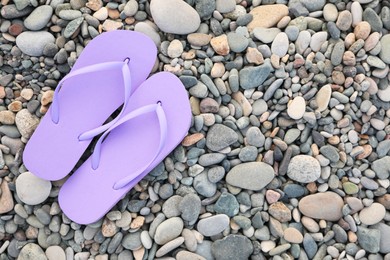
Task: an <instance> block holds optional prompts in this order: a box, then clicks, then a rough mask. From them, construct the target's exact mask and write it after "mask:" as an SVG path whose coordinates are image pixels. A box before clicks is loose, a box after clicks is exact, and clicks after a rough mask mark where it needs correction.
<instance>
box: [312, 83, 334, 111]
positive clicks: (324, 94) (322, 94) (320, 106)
mask: <svg viewBox="0 0 390 260" xmlns="http://www.w3.org/2000/svg"><path fill="white" fill-rule="evenodd" d="M331 95H332V89H331V86H330V85H325V86H323V87H322V88H320V90H319V91H318V92H317V94H316V102H317V111H318V112H322V111H324V110H325V109H327V108H328V105H329V101H330V98H331Z"/></svg>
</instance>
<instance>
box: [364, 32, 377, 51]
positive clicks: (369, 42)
mask: <svg viewBox="0 0 390 260" xmlns="http://www.w3.org/2000/svg"><path fill="white" fill-rule="evenodd" d="M380 38H381V35H380V34H379V33H378V32H374V33H372V34H371V35H370V36H368V38H367V39H366V41H365V42H364V50H365V51H371V50H372V49H374V48H375V46H376V45H377V44H378V42H379V39H380Z"/></svg>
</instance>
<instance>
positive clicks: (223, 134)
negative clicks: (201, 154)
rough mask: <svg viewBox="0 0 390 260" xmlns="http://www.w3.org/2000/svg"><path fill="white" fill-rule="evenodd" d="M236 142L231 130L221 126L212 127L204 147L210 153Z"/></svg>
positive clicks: (236, 137)
mask: <svg viewBox="0 0 390 260" xmlns="http://www.w3.org/2000/svg"><path fill="white" fill-rule="evenodd" d="M237 140H238V135H237V133H236V132H234V130H233V129H231V128H229V127H227V126H224V125H222V124H215V125H213V126H212V127H211V128H210V129H209V131H208V133H207V136H206V145H207V148H209V149H210V150H212V151H216V152H217V151H220V150H222V149H224V148H226V147H228V146H229V145H231V144H234V143H235V142H237Z"/></svg>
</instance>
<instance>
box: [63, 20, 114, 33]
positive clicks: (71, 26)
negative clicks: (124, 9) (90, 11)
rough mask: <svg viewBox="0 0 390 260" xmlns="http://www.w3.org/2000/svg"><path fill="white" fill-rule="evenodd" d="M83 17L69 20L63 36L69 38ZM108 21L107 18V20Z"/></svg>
mask: <svg viewBox="0 0 390 260" xmlns="http://www.w3.org/2000/svg"><path fill="white" fill-rule="evenodd" d="M83 21H84V17H79V18H76V19H74V20H72V21H70V22H69V23H68V24H67V25H66V27H65V30H64V37H65V38H70V37H72V35H73V34H74V33H75V32H76V31H77V30H78V29H79V27H80V25H81V24H82V23H83ZM107 21H108V20H107Z"/></svg>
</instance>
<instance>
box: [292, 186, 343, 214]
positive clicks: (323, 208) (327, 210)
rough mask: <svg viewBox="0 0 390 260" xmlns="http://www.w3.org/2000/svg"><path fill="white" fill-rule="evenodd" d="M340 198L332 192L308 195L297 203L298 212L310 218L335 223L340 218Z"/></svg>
mask: <svg viewBox="0 0 390 260" xmlns="http://www.w3.org/2000/svg"><path fill="white" fill-rule="evenodd" d="M343 205H344V203H343V200H342V198H341V197H340V196H339V195H337V194H336V193H334V192H324V193H316V194H312V195H308V196H306V197H304V198H302V199H301V200H300V201H299V211H300V212H301V213H302V214H303V215H305V216H307V217H311V218H315V219H324V220H328V221H337V220H339V219H340V218H341V217H342V207H343Z"/></svg>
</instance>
